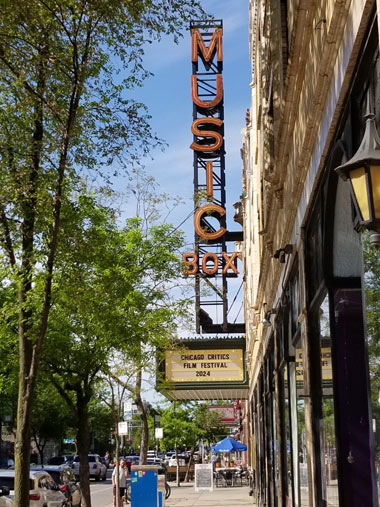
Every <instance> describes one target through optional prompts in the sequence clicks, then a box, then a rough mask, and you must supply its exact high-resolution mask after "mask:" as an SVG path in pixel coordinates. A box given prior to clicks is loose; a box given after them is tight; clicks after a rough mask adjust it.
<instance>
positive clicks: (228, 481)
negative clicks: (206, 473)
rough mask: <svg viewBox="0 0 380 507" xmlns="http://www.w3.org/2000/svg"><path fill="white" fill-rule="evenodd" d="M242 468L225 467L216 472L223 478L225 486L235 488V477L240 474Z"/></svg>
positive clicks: (217, 469)
mask: <svg viewBox="0 0 380 507" xmlns="http://www.w3.org/2000/svg"><path fill="white" fill-rule="evenodd" d="M240 471H241V469H240V468H235V467H225V468H216V470H215V472H216V473H219V474H220V475H221V476H222V477H223V482H224V485H225V486H229V485H231V486H234V485H235V475H236V474H237V473H238V472H240Z"/></svg>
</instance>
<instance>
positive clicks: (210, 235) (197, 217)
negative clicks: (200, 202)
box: [190, 204, 226, 274]
mask: <svg viewBox="0 0 380 507" xmlns="http://www.w3.org/2000/svg"><path fill="white" fill-rule="evenodd" d="M209 212H216V213H218V214H219V215H220V216H221V217H223V216H224V215H225V214H226V210H225V209H224V208H222V207H221V206H218V204H205V205H204V206H201V207H200V208H198V209H197V210H196V212H195V213H194V228H195V232H196V233H197V234H198V236H199V237H200V238H203V239H208V240H213V239H218V238H221V237H222V236H223V235H224V234H225V232H226V229H225V228H224V227H220V228H219V229H218V230H217V231H215V232H205V231H204V230H203V229H202V228H201V220H202V216H203V215H204V214H205V213H209ZM190 274H192V273H190Z"/></svg>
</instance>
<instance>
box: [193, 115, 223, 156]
mask: <svg viewBox="0 0 380 507" xmlns="http://www.w3.org/2000/svg"><path fill="white" fill-rule="evenodd" d="M200 125H216V126H217V127H220V126H221V125H223V120H220V119H219V118H198V119H197V120H194V121H193V123H192V125H191V132H192V133H193V134H194V135H195V136H198V137H206V138H207V137H212V138H214V139H215V142H214V143H213V144H199V143H195V142H192V143H191V145H190V148H191V149H192V150H197V151H202V152H205V153H208V152H210V151H216V150H218V149H219V148H220V147H221V146H222V144H223V136H222V134H219V132H215V131H214V130H200V129H199V128H198V127H199V126H200Z"/></svg>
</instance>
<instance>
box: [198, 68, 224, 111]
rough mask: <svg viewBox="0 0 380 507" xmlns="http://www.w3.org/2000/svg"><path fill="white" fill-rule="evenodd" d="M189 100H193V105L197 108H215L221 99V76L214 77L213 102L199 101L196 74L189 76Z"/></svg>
mask: <svg viewBox="0 0 380 507" xmlns="http://www.w3.org/2000/svg"><path fill="white" fill-rule="evenodd" d="M191 98H192V99H193V102H194V104H196V105H197V106H199V107H203V108H204V109H209V108H211V107H215V106H217V105H218V104H219V102H220V101H221V100H222V98H223V79H222V74H217V75H216V95H215V99H213V100H208V101H205V100H201V99H200V98H199V96H198V79H197V76H196V74H192V75H191Z"/></svg>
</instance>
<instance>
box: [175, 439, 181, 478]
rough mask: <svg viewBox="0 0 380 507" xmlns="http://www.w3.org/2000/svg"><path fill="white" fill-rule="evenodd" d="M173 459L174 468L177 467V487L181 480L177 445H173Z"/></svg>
mask: <svg viewBox="0 0 380 507" xmlns="http://www.w3.org/2000/svg"><path fill="white" fill-rule="evenodd" d="M175 461H176V468H177V487H178V488H179V487H180V485H181V480H180V476H179V461H178V447H177V445H176V446H175Z"/></svg>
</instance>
